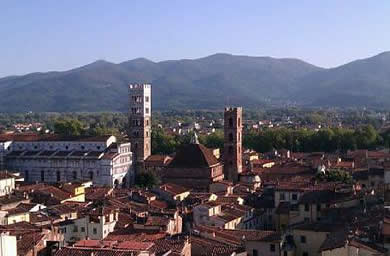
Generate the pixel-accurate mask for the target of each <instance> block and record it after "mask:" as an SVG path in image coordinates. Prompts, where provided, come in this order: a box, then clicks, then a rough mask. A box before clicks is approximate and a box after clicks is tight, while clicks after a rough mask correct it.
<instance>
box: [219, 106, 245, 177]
mask: <svg viewBox="0 0 390 256" xmlns="http://www.w3.org/2000/svg"><path fill="white" fill-rule="evenodd" d="M223 158H224V175H225V178H226V179H228V180H230V181H233V182H237V181H238V174H239V173H241V172H242V107H235V108H231V107H227V108H225V113H224V151H223Z"/></svg>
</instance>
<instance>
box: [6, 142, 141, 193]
mask: <svg viewBox="0 0 390 256" xmlns="http://www.w3.org/2000/svg"><path fill="white" fill-rule="evenodd" d="M10 140H11V142H12V143H11V144H10V145H9V146H8V148H7V151H6V153H7V154H5V156H4V159H5V166H6V167H7V169H9V170H11V171H17V172H20V173H21V174H22V175H23V176H24V179H25V181H26V182H48V183H55V182H71V181H84V180H92V181H93V183H94V184H96V185H106V186H120V185H121V186H127V185H128V184H131V183H132V181H133V180H134V171H133V166H132V152H131V149H130V143H122V144H119V143H117V142H116V137H115V136H109V135H108V136H100V137H74V138H64V137H59V136H55V135H43V136H40V135H14V136H13V137H12V138H10Z"/></svg>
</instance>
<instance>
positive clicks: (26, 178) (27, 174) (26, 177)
mask: <svg viewBox="0 0 390 256" xmlns="http://www.w3.org/2000/svg"><path fill="white" fill-rule="evenodd" d="M29 178H30V177H29V172H28V170H25V171H24V180H25V181H28V180H29Z"/></svg>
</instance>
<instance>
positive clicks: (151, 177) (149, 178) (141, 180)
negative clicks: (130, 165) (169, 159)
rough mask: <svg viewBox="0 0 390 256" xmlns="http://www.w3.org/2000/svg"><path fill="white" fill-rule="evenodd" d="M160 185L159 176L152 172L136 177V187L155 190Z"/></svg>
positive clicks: (139, 174) (142, 173)
mask: <svg viewBox="0 0 390 256" xmlns="http://www.w3.org/2000/svg"><path fill="white" fill-rule="evenodd" d="M158 183H159V180H158V178H157V176H156V175H155V174H153V173H150V172H140V173H138V174H137V175H136V176H135V185H136V186H137V187H140V188H153V187H154V186H156V185H158Z"/></svg>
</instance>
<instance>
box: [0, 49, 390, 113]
mask: <svg viewBox="0 0 390 256" xmlns="http://www.w3.org/2000/svg"><path fill="white" fill-rule="evenodd" d="M144 82H146V83H151V84H152V100H153V108H155V109H160V110H164V109H218V108H219V109H220V108H223V107H224V106H225V105H242V106H244V107H249V108H259V107H264V106H267V105H270V104H279V105H283V104H297V105H302V106H334V107H349V106H351V107H353V106H358V107H361V106H367V107H371V106H372V107H383V108H390V101H389V100H388V98H389V96H390V52H383V53H381V54H378V55H376V56H373V57H370V58H366V59H361V60H356V61H353V62H350V63H347V64H345V65H342V66H339V67H336V68H328V69H327V68H321V67H317V66H314V65H312V64H309V63H307V62H304V61H302V60H299V59H291V58H281V59H276V58H271V57H250V56H236V55H231V54H222V53H220V54H214V55H211V56H208V57H204V58H199V59H192V60H190V59H184V60H170V61H161V62H153V61H150V60H147V59H145V58H138V59H134V60H130V61H126V62H122V63H119V64H114V63H111V62H107V61H104V60H99V61H96V62H93V63H91V64H88V65H85V66H82V67H79V68H75V69H72V70H68V71H63V72H46V73H31V74H27V75H23V76H8V77H4V78H0V95H1V97H0V112H25V111H34V112H67V111H126V109H127V108H128V102H127V101H128V96H127V93H128V84H129V83H144Z"/></svg>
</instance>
